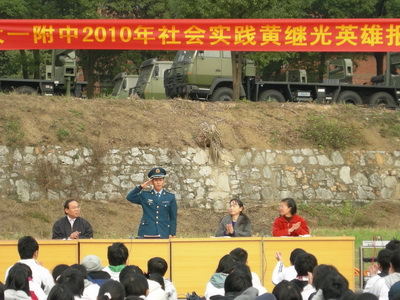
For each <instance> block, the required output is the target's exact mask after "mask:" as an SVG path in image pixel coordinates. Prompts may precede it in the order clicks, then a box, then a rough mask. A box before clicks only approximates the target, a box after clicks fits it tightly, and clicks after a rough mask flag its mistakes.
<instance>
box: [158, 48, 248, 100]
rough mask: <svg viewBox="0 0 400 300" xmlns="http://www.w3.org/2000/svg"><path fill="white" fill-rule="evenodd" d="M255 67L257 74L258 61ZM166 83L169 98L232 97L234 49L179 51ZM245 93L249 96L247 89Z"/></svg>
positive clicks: (166, 76)
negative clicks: (232, 52)
mask: <svg viewBox="0 0 400 300" xmlns="http://www.w3.org/2000/svg"><path fill="white" fill-rule="evenodd" d="M250 65H251V64H250V63H249V64H248V66H250ZM252 70H253V72H252V75H255V67H254V63H253V64H252ZM164 85H165V93H166V95H167V97H169V98H174V97H182V98H189V99H199V100H214V101H216V100H231V98H232V59H231V52H230V51H208V50H206V51H201V50H196V51H178V52H177V54H176V56H175V59H174V62H173V64H172V67H171V69H169V70H167V71H166V74H165V78H164ZM241 96H243V97H244V96H246V95H245V93H244V89H242V93H241Z"/></svg>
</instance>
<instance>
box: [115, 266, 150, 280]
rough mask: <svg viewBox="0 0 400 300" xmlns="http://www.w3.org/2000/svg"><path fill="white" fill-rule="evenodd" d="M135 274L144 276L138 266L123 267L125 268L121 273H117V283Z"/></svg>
mask: <svg viewBox="0 0 400 300" xmlns="http://www.w3.org/2000/svg"><path fill="white" fill-rule="evenodd" d="M135 274H139V275H144V273H143V271H142V269H140V268H139V267H138V266H135V265H128V266H125V268H123V269H122V270H121V272H119V282H122V281H123V280H124V279H125V278H127V277H130V276H132V275H135Z"/></svg>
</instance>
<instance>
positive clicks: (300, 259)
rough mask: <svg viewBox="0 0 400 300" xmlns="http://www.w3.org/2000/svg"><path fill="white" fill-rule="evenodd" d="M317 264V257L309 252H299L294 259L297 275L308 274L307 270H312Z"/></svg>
mask: <svg viewBox="0 0 400 300" xmlns="http://www.w3.org/2000/svg"><path fill="white" fill-rule="evenodd" d="M317 265H318V261H317V258H316V257H315V256H314V255H312V254H311V253H302V254H299V255H298V256H297V257H296V260H295V261H294V268H295V270H296V272H297V275H298V276H308V272H312V271H313V270H314V268H315V267H316V266H317Z"/></svg>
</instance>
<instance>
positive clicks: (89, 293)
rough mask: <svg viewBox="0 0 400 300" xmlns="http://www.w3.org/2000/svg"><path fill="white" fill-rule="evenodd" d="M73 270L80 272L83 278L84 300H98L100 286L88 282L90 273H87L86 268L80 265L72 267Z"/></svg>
mask: <svg viewBox="0 0 400 300" xmlns="http://www.w3.org/2000/svg"><path fill="white" fill-rule="evenodd" d="M71 268H72V269H76V270H78V271H79V272H81V274H82V276H83V283H84V290H83V294H82V298H83V299H94V300H96V297H97V295H98V294H99V289H100V286H99V285H98V284H96V283H93V282H91V281H90V280H88V273H87V271H86V268H85V267H84V266H83V265H80V264H73V265H71Z"/></svg>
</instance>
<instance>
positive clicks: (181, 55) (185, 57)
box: [174, 51, 195, 63]
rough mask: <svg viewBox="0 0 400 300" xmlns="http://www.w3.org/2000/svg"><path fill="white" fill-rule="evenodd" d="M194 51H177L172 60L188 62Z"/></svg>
mask: <svg viewBox="0 0 400 300" xmlns="http://www.w3.org/2000/svg"><path fill="white" fill-rule="evenodd" d="M194 53H195V51H178V52H177V53H176V56H175V60H174V62H175V63H177V62H186V63H189V62H191V61H192V58H193V57H194Z"/></svg>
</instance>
